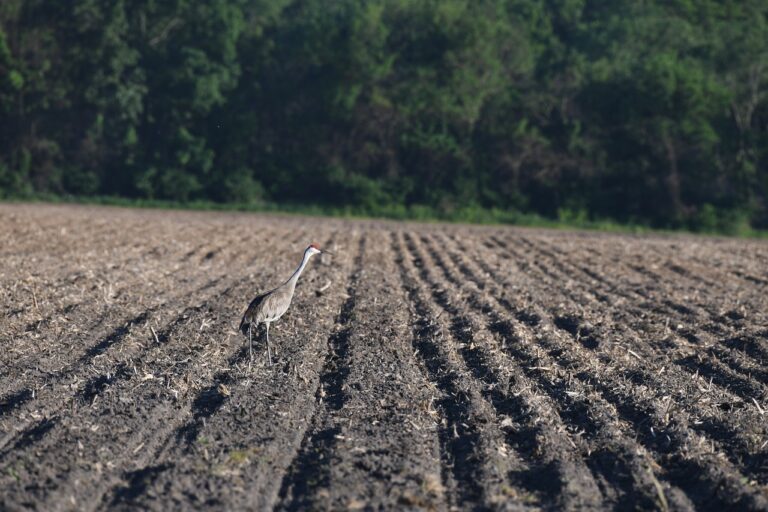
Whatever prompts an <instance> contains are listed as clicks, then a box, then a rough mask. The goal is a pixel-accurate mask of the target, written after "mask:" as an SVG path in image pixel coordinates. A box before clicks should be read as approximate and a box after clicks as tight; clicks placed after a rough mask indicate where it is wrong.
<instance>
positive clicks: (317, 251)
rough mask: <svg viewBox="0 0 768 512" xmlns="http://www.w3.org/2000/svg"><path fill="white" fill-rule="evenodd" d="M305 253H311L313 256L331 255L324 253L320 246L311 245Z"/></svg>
mask: <svg viewBox="0 0 768 512" xmlns="http://www.w3.org/2000/svg"><path fill="white" fill-rule="evenodd" d="M305 252H309V253H310V254H311V255H315V254H322V253H325V254H331V253H330V252H328V251H324V250H322V249H320V246H319V245H317V244H309V247H307V250H306V251H305Z"/></svg>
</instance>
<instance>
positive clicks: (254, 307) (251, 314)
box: [239, 291, 272, 336]
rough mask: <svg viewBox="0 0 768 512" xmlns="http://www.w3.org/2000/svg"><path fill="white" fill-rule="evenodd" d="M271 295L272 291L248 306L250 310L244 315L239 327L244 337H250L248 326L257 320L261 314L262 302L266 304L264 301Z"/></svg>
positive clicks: (260, 296) (263, 294) (257, 297)
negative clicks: (257, 316)
mask: <svg viewBox="0 0 768 512" xmlns="http://www.w3.org/2000/svg"><path fill="white" fill-rule="evenodd" d="M270 293H272V291H268V292H264V293H261V294H259V295H257V296H256V297H255V298H254V299H253V300H252V301H251V303H250V304H248V309H246V310H245V313H243V319H242V320H240V327H239V330H240V332H242V333H243V335H244V336H248V326H249V325H250V323H251V322H253V321H254V320H256V315H257V314H258V312H259V308H260V307H261V304H262V302H264V299H266V298H267V297H268V296H269V294H270Z"/></svg>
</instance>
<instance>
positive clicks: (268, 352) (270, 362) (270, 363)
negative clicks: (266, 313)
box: [267, 322, 272, 366]
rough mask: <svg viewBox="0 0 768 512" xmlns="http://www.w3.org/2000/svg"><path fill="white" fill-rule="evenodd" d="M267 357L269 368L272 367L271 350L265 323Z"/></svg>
mask: <svg viewBox="0 0 768 512" xmlns="http://www.w3.org/2000/svg"><path fill="white" fill-rule="evenodd" d="M267 357H268V358H269V366H272V349H271V348H269V322H267Z"/></svg>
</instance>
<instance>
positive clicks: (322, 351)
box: [0, 205, 768, 511]
mask: <svg viewBox="0 0 768 512" xmlns="http://www.w3.org/2000/svg"><path fill="white" fill-rule="evenodd" d="M313 241H314V242H317V243H319V244H320V245H321V246H322V247H324V248H327V249H329V250H331V251H333V252H334V253H335V255H333V256H329V255H323V256H317V257H315V258H314V259H313V260H312V261H311V262H310V264H309V266H308V267H307V269H306V270H305V272H304V274H303V275H302V278H301V280H300V281H299V286H298V288H297V292H296V296H295V298H294V301H293V305H292V307H291V309H290V311H289V312H288V314H287V315H286V316H284V317H283V318H282V319H281V321H280V322H278V323H277V324H275V325H274V326H273V328H272V330H271V331H270V339H271V341H272V345H273V349H274V350H276V361H277V364H276V365H274V366H272V367H268V366H267V365H266V354H265V352H264V345H263V343H262V341H261V338H260V339H259V343H258V352H257V358H256V359H255V362H254V364H253V367H252V368H251V369H250V370H249V369H248V359H249V358H248V347H247V340H246V339H245V338H244V337H243V336H242V335H241V334H240V333H239V332H238V331H237V325H238V322H239V320H240V315H241V314H242V312H243V310H244V309H245V307H246V306H247V304H248V302H249V301H250V299H251V298H252V297H253V296H254V295H255V294H256V293H257V292H259V291H263V290H265V289H268V288H271V287H274V286H276V285H278V284H280V283H281V282H282V281H284V280H285V279H286V278H287V277H288V276H289V275H290V273H291V272H292V271H293V269H294V268H295V266H296V265H297V264H298V262H299V260H300V258H301V254H302V251H303V250H304V248H305V247H306V246H307V245H308V244H309V243H310V242H313ZM260 332H261V331H260ZM0 348H1V349H2V350H0V498H1V500H0V501H1V502H0V507H1V508H2V509H4V510H26V509H34V510H46V511H48V510H105V509H115V510H121V509H136V508H139V509H148V510H157V511H165V510H174V509H189V508H197V509H201V508H206V509H213V510H242V509H254V510H264V509H276V510H317V509H334V510H335V509H376V510H380V509H389V510H391V509H397V510H404V509H405V510H407V509H411V510H451V509H462V510H463V509H474V510H476V509H490V510H529V509H530V510H536V509H545V510H559V509H568V510H577V509H583V510H603V509H606V510H607V509H620V510H630V509H642V510H658V509H662V510H666V509H669V510H694V509H697V510H717V511H723V510H768V244H767V243H765V242H756V241H744V240H730V239H715V238H698V237H693V236H683V235H680V236H642V237H640V236H627V235H604V234H591V233H589V234H588V233H568V232H560V231H542V230H531V229H516V228H499V227H493V228H488V227H468V226H443V225H418V224H399V223H388V222H378V221H342V220H328V219H312V218H299V217H291V218H287V217H279V216H266V215H250V214H233V213H226V214H225V213H196V212H174V211H171V212H168V211H148V210H143V211H139V210H122V209H113V208H87V207H67V206H41V205H0Z"/></svg>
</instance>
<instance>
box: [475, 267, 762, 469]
mask: <svg viewBox="0 0 768 512" xmlns="http://www.w3.org/2000/svg"><path fill="white" fill-rule="evenodd" d="M473 259H474V258H473ZM534 283H535V284H534ZM539 286H540V285H539V284H538V283H536V282H535V281H531V284H530V285H529V286H528V289H529V290H530V289H531V287H534V288H535V287H539ZM548 286H549V288H547V289H544V288H542V293H547V294H549V296H550V297H552V299H553V301H552V302H553V304H557V303H558V302H560V301H561V300H562V299H558V298H557V293H558V291H559V288H558V286H557V284H556V283H549V285H548ZM545 290H546V291H545ZM504 293H505V292H504V291H499V292H497V293H496V295H497V296H501V295H503V294H504ZM501 303H504V304H505V306H506V307H508V308H511V305H510V304H509V302H508V301H506V303H505V300H504V299H502V300H501ZM560 303H562V302H560ZM623 307H624V308H625V309H626V308H627V306H626V305H624V306H623ZM528 309H530V308H528ZM603 311H604V308H603V309H601V310H599V311H598V312H597V313H596V314H588V313H587V312H585V310H584V308H580V309H577V310H576V311H572V310H571V312H563V311H562V310H561V307H560V306H557V307H553V306H552V305H549V306H548V314H551V316H552V318H553V322H554V324H555V326H556V327H557V328H558V329H561V330H563V331H565V332H568V333H569V335H571V336H573V337H574V338H575V341H577V342H578V343H580V344H581V345H582V346H585V347H588V348H589V349H590V350H593V351H595V350H596V349H597V348H598V345H599V346H600V349H599V350H597V351H596V353H595V355H596V357H598V358H599V359H600V361H601V363H602V364H604V365H606V366H610V365H611V364H612V363H613V362H615V361H620V360H622V359H629V360H630V361H634V358H638V359H640V358H642V361H643V363H644V364H643V365H642V366H638V367H635V366H633V365H628V366H629V369H623V368H622V372H623V377H622V378H624V379H631V380H634V382H635V383H637V384H641V385H647V386H649V387H650V388H651V389H656V388H658V385H659V380H660V379H659V375H662V374H663V375H664V381H666V387H668V388H669V389H672V390H676V396H675V397H674V398H675V403H676V406H677V407H678V408H679V409H680V410H681V413H685V414H686V415H688V414H690V415H691V418H690V422H689V425H690V427H691V428H692V429H694V430H696V431H698V432H699V433H700V434H703V435H704V436H705V437H706V438H709V439H711V440H714V441H716V442H717V443H718V450H721V453H724V454H726V455H727V456H728V458H729V459H730V461H731V462H733V463H734V464H737V465H738V466H740V467H742V468H743V469H744V470H745V471H746V472H747V473H748V474H750V475H751V476H752V477H756V478H757V479H758V481H763V480H765V473H766V469H768V467H766V463H765V461H766V453H765V451H764V450H763V448H764V446H765V445H764V439H765V437H766V427H765V426H764V422H762V420H761V419H760V416H761V414H762V413H761V412H760V405H759V403H755V404H751V403H750V404H747V403H746V402H744V401H742V400H741V399H740V398H739V397H738V396H735V395H733V394H732V393H731V392H730V391H729V390H728V389H726V388H723V387H719V388H717V387H714V386H712V382H713V380H714V379H711V377H710V378H707V379H706V381H705V380H704V379H703V378H702V376H701V375H699V374H698V372H696V371H695V370H693V369H691V368H680V366H681V358H680V357H675V356H670V355H667V354H665V353H661V354H660V353H658V352H655V351H649V350H647V349H648V348H649V344H648V343H643V342H642V339H643V335H642V334H638V333H635V332H633V331H628V330H626V329H625V328H624V326H623V324H622V323H620V322H618V323H617V322H614V323H610V322H609V323H608V324H607V325H606V324H604V323H603V319H604V318H605V317H606V315H605V314H604V313H603ZM515 314H516V315H518V316H520V315H521V314H522V315H524V316H529V317H530V316H532V315H531V314H530V313H527V312H525V313H521V312H516V313H515ZM533 316H536V317H537V318H538V317H540V315H538V314H534V315H533ZM590 318H592V321H589V319H590ZM610 340H634V342H633V343H632V344H631V345H630V346H629V347H628V346H625V345H626V343H625V342H620V343H616V342H609V343H606V342H607V341H610ZM630 347H631V348H630ZM633 349H634V350H633ZM635 350H636V351H637V352H635ZM630 356H631V357H630ZM681 370H683V371H685V372H686V373H682V372H681ZM691 387H692V389H689V388H691ZM702 389H706V392H704V391H701V390H702ZM705 404H706V405H705ZM733 406H736V407H738V410H736V412H737V414H733V412H734V411H733V410H731V407H733ZM728 412H730V414H729V413H728ZM686 417H687V416H686ZM745 420H747V421H746V423H745ZM745 424H750V425H753V426H752V427H751V429H749V430H748V429H744V425H745Z"/></svg>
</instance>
